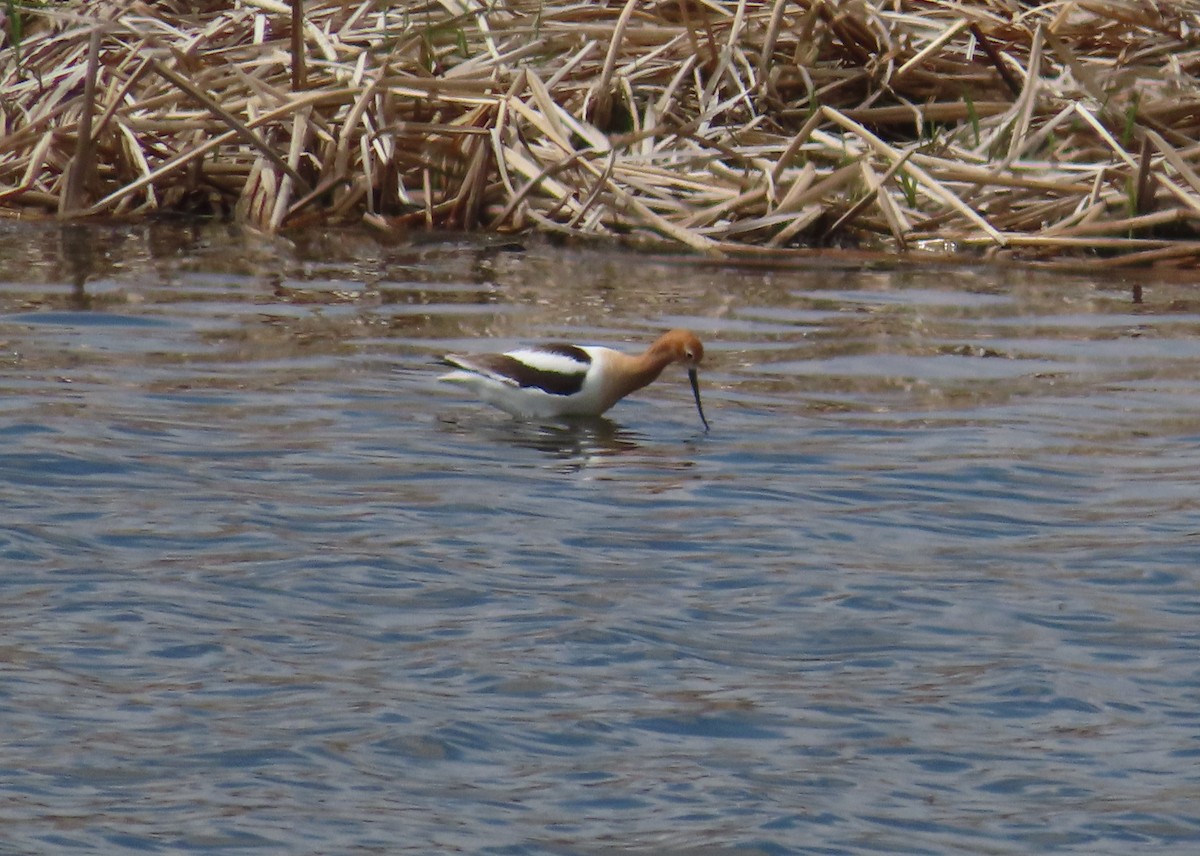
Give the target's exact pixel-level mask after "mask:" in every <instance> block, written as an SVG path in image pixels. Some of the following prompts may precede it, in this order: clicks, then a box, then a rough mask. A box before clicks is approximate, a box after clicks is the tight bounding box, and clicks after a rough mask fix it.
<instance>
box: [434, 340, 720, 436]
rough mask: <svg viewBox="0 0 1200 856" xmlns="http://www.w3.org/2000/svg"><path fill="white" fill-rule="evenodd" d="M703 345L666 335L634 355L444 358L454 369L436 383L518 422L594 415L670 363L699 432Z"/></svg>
mask: <svg viewBox="0 0 1200 856" xmlns="http://www.w3.org/2000/svg"><path fill="white" fill-rule="evenodd" d="M703 358H704V346H703V345H702V344H700V340H699V339H698V338H696V334H695V333H693V332H691V331H690V330H671V331H670V332H667V333H664V334H663V335H662V336H660V337H659V338H658V340H657V341H656V342H655V343H654V344H653V345H651V346H650V347H649V348H647V349H646V350H645V351H644V352H643V353H641V354H639V355H638V356H632V355H630V354H623V353H621V352H620V351H614V350H613V349H612V348H600V347H594V346H590V347H581V346H579V345H565V344H552V345H542V346H539V347H534V348H519V349H517V350H515V351H508V352H506V353H503V354H472V355H467V356H460V355H458V354H448V355H447V356H445V357H444V358H443V362H445V363H446V364H447V365H451V366H453V367H454V368H455V371H452V372H449V373H448V374H444V375H442V377H441V380H446V381H451V382H453V383H461V384H464V385H466V386H467V387H468V388H470V389H471V390H472V391H474V392H475V394H476V395H478V396H479V397H480V398H482V399H483V400H484V401H486V402H487V403H488V404H491V405H493V406H495V407H499V408H500V409H501V410H503V411H505V412H507V413H511V414H512V415H513V416H515V417H517V418H518V419H553V418H555V417H559V416H599V415H600V414H601V413H603V412H604V411H606V410H608V408H610V407H612V406H613V405H614V404H616V403H617V402H618V401H620V400H621V399H622V398H624V397H625V396H627V395H629V393H631V392H635V391H637V390H639V389H641V388H642V387H643V386H645V385H646V384H648V383H651V382H652V381H654V380H655V379H656V378H657V377H658V376H659V375H660V374H662V371H663V369H665V368H666V367H667V366H669V365H670V364H671V363H683V365H684V366H685V367H686V368H687V373H688V380H690V381H691V382H692V394H693V395H694V396H695V397H696V410H698V411H699V412H700V421H701V422H703V423H704V430H706V431H707V430H708V420H707V419H705V418H704V408H703V407H701V406H700V384H699V383H698V381H697V380H696V367H697V366H698V365H700V360H701V359H703Z"/></svg>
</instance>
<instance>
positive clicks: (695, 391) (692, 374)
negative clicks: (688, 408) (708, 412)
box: [688, 369, 708, 431]
mask: <svg viewBox="0 0 1200 856" xmlns="http://www.w3.org/2000/svg"><path fill="white" fill-rule="evenodd" d="M688 380H690V381H691V382H692V395H694V396H696V410H697V411H699V413H700V421H701V422H703V423H704V430H705V431H707V430H708V420H707V419H705V418H704V408H703V407H701V406H700V381H699V380H698V379H697V378H696V370H695V369H688Z"/></svg>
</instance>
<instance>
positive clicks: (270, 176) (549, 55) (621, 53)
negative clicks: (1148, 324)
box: [0, 0, 1200, 265]
mask: <svg viewBox="0 0 1200 856" xmlns="http://www.w3.org/2000/svg"><path fill="white" fill-rule="evenodd" d="M3 2H5V3H7V12H6V15H5V33H6V35H5V43H4V50H3V51H0V117H2V119H3V127H2V128H0V214H8V215H9V216H26V215H30V214H33V213H38V212H43V213H55V214H58V215H59V216H64V217H81V216H114V215H116V216H127V215H134V214H141V213H146V212H150V211H154V210H162V209H167V210H190V211H203V212H211V211H232V212H235V213H236V216H238V217H239V218H241V219H243V220H244V221H247V222H249V223H251V224H254V225H256V226H258V227H260V228H264V229H268V230H276V229H280V228H286V227H290V226H295V225H303V224H309V223H313V222H346V221H359V220H362V219H365V220H366V221H367V222H369V223H372V224H374V225H376V226H378V227H380V228H383V229H405V228H427V227H434V228H453V229H478V228H486V229H492V230H516V229H523V228H527V227H531V226H533V227H538V228H542V229H547V230H553V231H557V232H567V233H572V234H578V235H627V234H634V235H647V236H655V237H658V238H666V239H669V240H671V241H675V242H678V243H680V244H683V245H686V246H688V247H691V248H694V249H697V250H702V251H705V252H709V253H713V254H722V253H730V252H745V251H747V250H749V249H751V248H753V249H754V250H756V251H760V250H762V249H783V248H788V247H796V246H812V245H814V244H815V245H822V244H828V243H837V244H840V245H858V246H862V245H867V246H873V247H880V248H885V249H904V248H914V247H915V248H924V249H929V248H946V249H962V248H980V249H989V248H990V249H993V250H997V251H1003V252H1005V253H1016V254H1019V255H1021V256H1022V257H1038V256H1060V255H1062V254H1064V253H1066V254H1070V255H1072V256H1074V257H1075V259H1076V261H1077V262H1078V261H1079V260H1086V259H1088V258H1093V259H1096V260H1097V262H1098V263H1099V262H1101V261H1102V263H1103V264H1106V265H1112V264H1137V263H1148V262H1157V263H1175V264H1182V263H1191V262H1193V261H1194V260H1196V259H1197V258H1200V241H1197V240H1196V226H1197V223H1200V163H1198V162H1197V160H1198V158H1200V146H1198V145H1197V142H1196V140H1197V130H1198V129H1200V84H1198V83H1197V80H1196V76H1195V75H1196V72H1197V69H1198V68H1200V3H1196V2H1167V0H1161V2H1159V0H1091V2H1088V0H1081V2H1068V1H1067V0H1052V2H1047V3H1043V4H1034V3H1020V2H1015V0H980V2H965V0H963V2H951V0H924V2H917V0H903V1H902V0H886V2H885V0H871V2H868V1H867V0H843V1H842V2H836V0H791V2H784V0H763V2H745V0H743V2H708V0H662V2H643V0H628V2H623V3H621V2H616V3H591V2H575V3H560V4H554V3H549V2H536V0H508V2H505V0H441V2H429V3H416V2H388V0H304V2H302V3H301V2H299V0H293V2H280V0H225V2H222V0H207V2H184V0H167V2H155V3H145V2H140V0H87V2H77V1H76V2H72V0H63V2H53V1H52V0H46V2H42V3H38V4H34V3H32V2H30V0H23V2H22V1H21V0H3ZM3 8H4V6H3V5H2V4H0V9H3Z"/></svg>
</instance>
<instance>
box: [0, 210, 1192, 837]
mask: <svg viewBox="0 0 1200 856" xmlns="http://www.w3.org/2000/svg"><path fill="white" fill-rule="evenodd" d="M669 327H690V328H692V329H694V330H696V331H697V332H698V334H699V335H700V336H701V338H703V340H704V342H705V346H706V359H705V364H704V366H702V367H701V382H702V384H703V386H704V406H705V411H706V413H707V415H708V416H709V418H710V420H711V422H712V431H711V432H709V433H707V434H705V433H704V432H703V429H702V427H701V426H700V425H699V423H698V420H697V419H696V412H695V407H694V403H693V401H692V398H691V392H690V389H689V388H688V385H687V383H686V380H685V379H684V378H683V376H682V375H681V374H680V373H671V372H668V373H667V374H666V375H664V377H663V378H662V379H660V380H659V381H658V382H656V383H655V384H653V385H651V386H650V387H648V388H647V389H645V390H643V391H641V392H639V393H638V394H637V395H635V396H632V397H630V399H628V400H626V401H623V402H621V403H619V404H618V405H617V406H616V407H615V408H614V409H613V410H611V411H610V412H609V414H608V415H607V417H606V418H603V419H595V420H583V421H576V422H565V423H551V424H538V423H525V422H518V421H514V420H512V419H510V418H509V417H507V416H505V415H504V414H501V413H499V412H498V411H494V410H492V409H490V408H487V407H485V406H483V405H481V404H479V403H478V402H476V401H473V400H472V399H471V398H469V397H468V396H466V395H465V394H464V393H463V391H462V390H460V389H457V388H449V387H447V386H446V385H444V384H439V383H438V381H437V379H436V378H437V374H438V373H439V371H440V370H439V369H438V368H437V367H436V366H434V365H432V362H433V359H434V358H435V357H437V356H438V355H440V354H443V353H446V352H452V351H458V350H463V349H466V348H476V347H478V346H479V344H480V341H481V340H483V341H486V342H487V343H489V344H490V345H491V346H493V347H496V348H499V349H503V348H505V347H508V346H515V345H517V344H519V343H522V342H537V341H562V340H567V341H579V342H581V343H594V344H602V345H609V346H614V347H621V348H628V349H630V350H637V349H640V348H641V347H644V345H645V343H646V342H648V341H651V340H653V338H654V337H655V336H656V335H657V334H658V333H659V332H660V331H661V330H663V329H665V328H669ZM1198 378H1200V299H1198V298H1197V297H1196V295H1195V294H1194V289H1192V288H1191V287H1190V286H1189V285H1188V284H1186V283H1174V282H1169V281H1165V280H1163V279H1161V278H1158V277H1157V275H1156V274H1153V273H1143V274H1136V273H1133V272H1114V273H1111V274H1109V275H1107V276H1105V277H1104V278H1103V279H1089V278H1087V277H1064V276H1054V275H1050V274H1047V273H1039V272H1036V271H1029V270H1017V269H985V268H971V267H962V268H953V269H947V268H938V269H936V270H932V271H927V270H922V269H920V268H900V267H896V268H895V269H890V270H880V269H865V268H863V267H862V266H861V265H859V266H856V265H847V264H843V265H836V264H829V263H821V264H817V263H814V264H813V265H810V266H797V267H791V268H787V269H761V268H753V267H745V266H744V267H722V266H720V265H717V264H713V263H711V262H699V261H696V260H690V259H683V258H672V257H658V256H652V255H646V254H632V253H620V252H605V251H602V250H598V249H594V248H593V249H589V248H582V247H575V246H556V245H553V244H551V243H547V242H544V241H539V240H529V241H528V242H525V243H523V244H520V245H517V244H514V243H513V242H511V240H507V239H506V240H505V241H503V242H499V241H477V240H475V239H468V238H462V237H457V236H432V237H423V238H413V239H411V240H403V241H396V242H391V243H389V242H384V241H380V240H379V239H378V238H376V237H374V236H372V235H369V234H366V233H363V232H358V231H352V230H347V231H336V230H329V231H312V232H306V233H303V234H297V235H294V236H290V237H288V238H271V239H268V238H262V237H255V236H253V235H246V234H242V233H240V232H238V231H237V230H234V229H232V228H229V227H225V226H216V225H204V224H196V223H186V224H179V223H167V222H158V223H143V224H136V225H131V224H119V225H109V226H93V225H71V226H68V227H62V226H59V225H56V224H27V223H11V222H4V223H0V438H2V439H3V443H4V447H3V452H2V454H0V520H3V524H0V567H2V568H3V569H4V573H3V574H2V575H0V627H3V629H4V639H3V644H2V645H0V650H2V656H0V670H2V671H3V678H4V680H3V682H2V683H0V687H2V689H0V717H3V722H4V726H5V740H4V742H3V744H2V745H0V765H3V768H4V769H5V770H6V771H7V772H8V775H7V776H6V777H5V779H4V782H3V783H2V784H0V826H2V828H3V829H4V836H3V837H4V839H5V846H7V847H10V848H11V849H12V850H13V851H14V852H71V851H73V850H87V851H93V852H95V851H102V852H121V851H129V850H139V851H145V852H178V851H182V850H207V851H213V852H217V851H219V852H237V851H239V850H241V849H248V848H255V849H256V850H258V851H260V852H262V851H268V852H280V853H284V852H286V853H331V852H388V853H393V852H430V853H433V852H453V851H468V852H478V853H522V854H543V853H544V854H556V856H561V854H574V853H589V852H596V851H597V850H599V849H605V850H611V849H620V850H625V851H628V852H645V853H651V852H653V853H671V852H680V853H682V852H689V853H690V852H722V853H725V852H728V853H734V852H736V853H769V854H780V853H846V854H867V853H879V852H889V853H890V852H920V853H980V852H988V853H1012V854H1017V853H1030V852H1080V853H1089V854H1108V853H1114V854H1115V853H1126V852H1128V851H1129V850H1130V849H1131V848H1133V849H1135V850H1147V851H1150V850H1153V851H1154V852H1180V853H1184V852H1192V851H1194V850H1195V849H1196V848H1197V846H1200V813H1198V812H1197V809H1196V806H1197V805H1198V804H1200V803H1198V802H1197V800H1196V795H1197V793H1200V774H1198V773H1197V771H1196V765H1195V764H1194V763H1193V762H1194V760H1195V758H1196V756H1197V752H1198V751H1200V745H1198V743H1197V735H1198V734H1200V713H1198V712H1197V711H1198V707H1197V703H1196V702H1197V698H1198V697H1200V677H1198V673H1197V670H1196V667H1195V663H1196V660H1197V655H1198V654H1200V634H1198V633H1197V631H1196V626H1197V618H1198V617H1200V596H1198V595H1197V591H1198V583H1200V579H1198V574H1200V571H1198V570H1197V569H1198V568H1200V564H1198V563H1197V562H1196V556H1197V545H1198V543H1200V542H1198V539H1200V500H1198V499H1197V495H1196V484H1195V478H1194V475H1193V474H1194V472H1195V471H1196V470H1197V469H1198V468H1200V380H1198Z"/></svg>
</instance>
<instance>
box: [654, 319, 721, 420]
mask: <svg viewBox="0 0 1200 856" xmlns="http://www.w3.org/2000/svg"><path fill="white" fill-rule="evenodd" d="M648 353H649V354H655V355H657V356H658V358H659V359H660V360H662V361H663V363H664V365H665V364H666V363H683V365H684V368H686V369H687V373H688V380H689V381H691V384H692V395H693V396H695V398H696V411H697V412H698V413H699V414H700V421H701V422H703V423H704V430H705V431H707V430H708V420H707V419H705V418H704V407H703V406H701V404H700V381H699V379H698V378H697V376H696V368H697V367H698V366H699V365H700V361H701V360H703V359H704V345H703V344H702V343H701V342H700V339H699V337H698V336H696V334H695V333H693V332H692V331H691V330H669V331H667V332H666V333H663V334H662V335H661V336H659V338H658V341H657V342H655V343H654V344H653V345H651V346H650V350H649V352H648Z"/></svg>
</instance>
